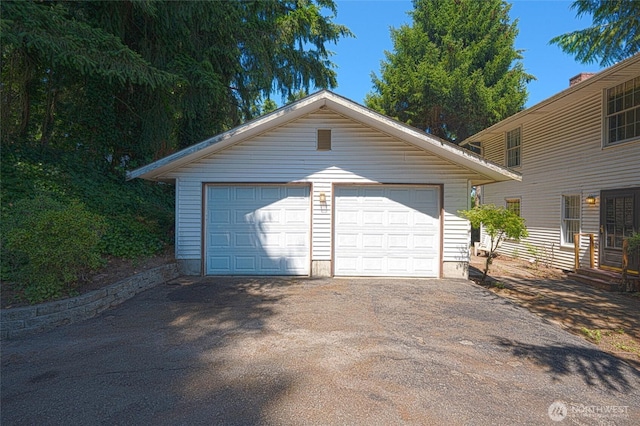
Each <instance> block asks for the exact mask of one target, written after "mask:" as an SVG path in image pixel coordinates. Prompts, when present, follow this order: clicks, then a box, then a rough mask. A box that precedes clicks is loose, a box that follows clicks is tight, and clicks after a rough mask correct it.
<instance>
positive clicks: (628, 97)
mask: <svg viewBox="0 0 640 426" xmlns="http://www.w3.org/2000/svg"><path fill="white" fill-rule="evenodd" d="M605 126H606V129H605V130H606V135H605V145H612V144H616V143H619V142H624V141H627V140H630V139H634V138H638V137H640V77H636V78H634V79H632V80H629V81H626V82H624V83H622V84H619V85H617V86H616V87H613V88H611V89H608V90H607V107H606V117H605Z"/></svg>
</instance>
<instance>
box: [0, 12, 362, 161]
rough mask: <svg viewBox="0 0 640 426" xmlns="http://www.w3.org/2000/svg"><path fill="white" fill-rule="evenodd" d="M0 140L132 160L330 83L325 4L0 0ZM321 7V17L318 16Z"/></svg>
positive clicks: (335, 36)
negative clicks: (0, 81) (273, 98)
mask: <svg viewBox="0 0 640 426" xmlns="http://www.w3.org/2000/svg"><path fill="white" fill-rule="evenodd" d="M0 6H1V7H2V10H1V12H2V20H1V29H2V79H3V85H2V94H1V95H2V96H1V99H2V105H0V107H1V109H2V117H1V119H2V123H1V125H2V129H3V132H2V140H3V143H27V142H29V143H33V142H35V141H39V142H40V143H41V144H53V145H54V146H56V147H59V148H65V149H71V150H83V152H85V153H87V154H89V155H91V156H93V157H94V158H99V159H107V160H108V161H109V163H110V165H111V167H120V166H123V165H125V164H127V163H128V165H129V166H134V165H136V164H140V163H143V162H146V161H149V160H151V159H153V158H158V157H160V156H162V155H166V154H167V153H169V152H171V151H173V150H175V149H178V148H181V147H184V146H187V145H190V144H193V143H195V142H198V141H200V140H202V139H204V138H206V137H209V136H211V135H213V134H215V133H218V132H220V131H224V130H227V129H229V128H231V127H233V126H235V125H237V124H239V123H241V122H243V121H246V120H248V119H251V118H252V117H253V116H254V115H255V114H256V113H257V112H259V111H260V105H261V104H262V102H263V101H264V100H265V99H268V98H269V97H270V95H272V94H279V95H281V96H282V97H283V98H286V97H288V96H290V95H292V94H295V93H298V91H300V90H305V91H306V90H308V89H309V88H316V87H319V88H330V87H335V85H336V73H335V71H334V70H333V64H332V63H331V62H330V60H329V58H330V55H331V53H330V52H329V51H328V50H327V48H326V45H327V44H330V43H335V42H337V41H338V40H339V39H340V38H342V37H344V36H349V35H350V32H349V30H348V29H347V28H346V27H344V26H342V25H338V24H335V23H333V22H332V20H333V18H334V16H335V13H336V8H335V5H334V2H333V0H264V1H202V2H200V1H183V2H178V1H165V0H147V1H134V0H122V1H109V2H66V1H32V0H25V1H12V0H6V1H3V2H2V3H1V4H0ZM324 11H329V12H330V13H333V15H329V16H325V15H324V14H323V13H325V12H324Z"/></svg>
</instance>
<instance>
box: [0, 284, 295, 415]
mask: <svg viewBox="0 0 640 426" xmlns="http://www.w3.org/2000/svg"><path fill="white" fill-rule="evenodd" d="M275 281H276V282H277V283H279V284H274V283H272V282H271V281H269V280H261V281H259V280H254V279H241V278H234V279H221V280H214V279H211V278H208V279H207V280H206V281H205V280H203V279H198V278H195V279H192V277H191V278H181V279H178V280H176V281H173V282H171V283H168V284H164V285H162V286H159V287H157V288H154V289H152V290H150V291H147V292H144V293H141V294H139V295H138V296H137V297H135V298H134V299H131V300H129V301H127V302H125V303H123V304H121V305H119V306H117V307H114V308H113V309H110V310H108V311H106V312H105V313H103V314H102V315H101V316H100V317H98V318H94V319H92V320H88V321H85V322H82V323H77V324H71V325H69V326H67V327H60V328H58V329H56V330H52V331H51V332H47V333H43V334H40V335H36V336H30V337H29V338H26V339H22V340H16V341H9V342H3V357H2V358H3V359H2V376H3V380H2V387H1V391H2V392H1V393H2V406H3V410H2V423H3V424H5V423H6V424H15V425H21V424H25V425H26V424H95V422H96V419H99V421H100V422H102V423H104V424H221V423H224V424H238V425H245V424H260V423H265V421H267V419H268V418H269V416H272V415H273V410H274V406H275V405H277V402H278V401H279V398H281V397H282V396H283V395H285V394H286V393H287V392H288V391H289V389H290V388H291V386H293V384H294V383H295V377H293V376H292V375H291V374H290V372H288V371H287V370H286V368H284V367H281V361H280V360H278V359H275V358H274V357H273V356H271V354H269V353H266V354H265V355H264V356H263V357H261V358H260V360H261V364H258V363H256V364H253V363H250V362H249V361H248V360H250V359H251V358H250V357H249V356H247V357H246V358H243V356H242V355H243V353H242V351H243V350H245V349H244V346H243V344H244V343H247V342H249V343H251V342H253V341H255V340H259V336H260V335H261V334H262V333H265V332H268V326H267V323H268V321H269V318H271V317H272V316H273V315H274V314H275V311H276V309H277V305H278V304H279V303H283V299H284V298H286V289H285V288H286V286H288V285H295V284H293V283H290V282H288V281H286V280H275ZM277 285H281V286H282V289H277V290H276V291H273V288H274V287H275V286H277ZM266 288H270V290H269V291H268V292H267V291H263V290H264V289H266ZM267 293H268V294H267ZM247 346H249V347H251V345H247ZM254 347H255V345H254ZM79 407H81V408H79Z"/></svg>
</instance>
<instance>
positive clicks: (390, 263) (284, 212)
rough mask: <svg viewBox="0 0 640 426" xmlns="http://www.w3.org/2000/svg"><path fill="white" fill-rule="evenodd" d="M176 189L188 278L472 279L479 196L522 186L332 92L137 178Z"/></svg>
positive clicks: (180, 255)
mask: <svg viewBox="0 0 640 426" xmlns="http://www.w3.org/2000/svg"><path fill="white" fill-rule="evenodd" d="M133 178H143V179H149V180H153V181H166V182H173V183H174V184H175V187H176V258H177V260H178V262H179V264H180V265H181V268H182V272H183V273H185V274H197V275H200V274H203V275H301V276H309V275H313V276H389V277H466V276H467V267H468V262H469V249H468V247H469V239H470V226H469V223H468V221H466V220H465V219H463V218H461V217H460V216H459V214H458V211H459V210H463V209H467V208H468V203H469V193H470V190H471V186H472V185H479V184H488V183H492V182H498V181H505V180H511V179H515V180H520V176H519V175H518V174H517V173H515V172H512V171H510V170H508V169H505V168H503V167H501V166H498V165H496V164H494V163H490V162H488V161H486V160H484V159H482V158H480V157H478V156H476V155H474V154H472V153H470V152H468V151H465V150H463V149H461V148H459V147H458V146H456V145H453V144H450V143H448V142H445V141H442V140H440V139H437V138H435V137H433V136H431V135H429V134H427V133H424V132H422V131H420V130H417V129H415V128H412V127H409V126H406V125H404V124H402V123H399V122H397V121H394V120H392V119H390V118H388V117H385V116H383V115H380V114H378V113H376V112H374V111H372V110H369V109H367V108H365V107H363V106H361V105H358V104H356V103H354V102H352V101H349V100H347V99H345V98H342V97H340V96H338V95H336V94H334V93H332V92H329V91H321V92H318V93H316V94H314V95H311V96H309V97H307V98H304V99H302V100H300V101H298V102H295V103H293V104H291V105H287V106H286V107H284V108H281V109H279V110H276V111H274V112H272V113H270V114H268V115H265V116H263V117H260V118H258V119H256V120H253V121H251V122H248V123H245V124H243V125H241V126H239V127H237V128H235V129H232V130H230V131H228V132H225V133H222V134H220V135H218V136H215V137H212V138H210V139H207V140H205V141H203V142H200V143H197V144H195V145H192V146H191V147H189V148H186V149H184V150H182V151H179V152H176V153H174V154H172V155H170V156H168V157H166V158H163V159H161V160H158V161H156V162H154V163H151V164H149V165H147V166H144V167H141V168H139V169H136V170H133V171H131V172H129V174H128V179H133Z"/></svg>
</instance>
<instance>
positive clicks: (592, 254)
mask: <svg viewBox="0 0 640 426" xmlns="http://www.w3.org/2000/svg"><path fill="white" fill-rule="evenodd" d="M587 235H588V236H589V268H592V269H593V267H594V266H595V264H596V247H595V241H594V240H595V237H594V235H593V234H574V235H573V252H574V255H575V257H574V264H575V269H576V270H578V269H580V237H582V236H587Z"/></svg>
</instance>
